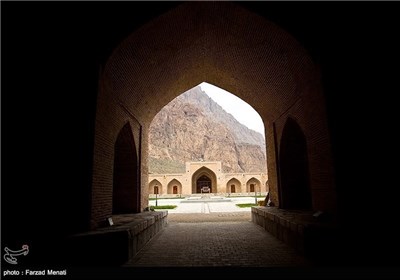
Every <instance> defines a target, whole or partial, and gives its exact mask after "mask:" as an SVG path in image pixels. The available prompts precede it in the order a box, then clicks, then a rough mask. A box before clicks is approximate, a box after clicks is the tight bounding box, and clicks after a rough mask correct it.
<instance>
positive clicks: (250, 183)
mask: <svg viewBox="0 0 400 280" xmlns="http://www.w3.org/2000/svg"><path fill="white" fill-rule="evenodd" d="M259 191H261V182H260V180H258V179H257V178H254V177H252V178H250V179H249V180H247V182H246V192H248V193H249V192H259Z"/></svg>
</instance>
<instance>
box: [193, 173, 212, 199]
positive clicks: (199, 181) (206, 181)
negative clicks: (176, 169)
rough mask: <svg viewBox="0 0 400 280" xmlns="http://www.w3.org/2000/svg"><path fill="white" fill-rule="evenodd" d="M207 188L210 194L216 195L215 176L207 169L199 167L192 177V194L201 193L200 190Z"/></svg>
mask: <svg viewBox="0 0 400 280" xmlns="http://www.w3.org/2000/svg"><path fill="white" fill-rule="evenodd" d="M203 187H206V188H209V192H210V193H217V176H216V175H215V173H214V172H213V171H212V170H210V169H208V168H207V167H201V168H200V169H198V170H197V171H196V172H195V173H194V174H193V176H192V193H193V194H196V193H202V192H203V190H202V188H203Z"/></svg>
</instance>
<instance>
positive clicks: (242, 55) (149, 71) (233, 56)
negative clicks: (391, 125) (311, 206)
mask: <svg viewBox="0 0 400 280" xmlns="http://www.w3.org/2000/svg"><path fill="white" fill-rule="evenodd" d="M193 18H196V20H191V19H193ZM226 19H229V24H226V22H225V20H226ZM243 23H246V24H243ZM165 46H168V48H166V47H165ZM155 81H156V82H155ZM204 81H205V82H207V83H211V84H214V85H216V86H218V87H220V88H223V89H225V90H227V91H229V92H231V93H233V94H235V95H237V96H238V97H239V98H241V99H242V100H244V101H245V102H247V103H249V105H251V106H252V107H253V108H254V109H255V110H256V111H257V112H258V113H259V114H260V116H261V117H262V119H263V122H264V124H265V132H266V142H267V144H266V148H267V162H268V178H269V190H270V195H271V200H272V201H273V202H274V203H275V205H278V206H280V205H279V204H280V200H279V198H280V197H283V196H279V197H278V193H279V189H278V174H277V170H278V166H280V165H281V164H280V163H279V162H278V161H279V158H280V156H279V155H278V152H279V151H280V147H279V146H280V141H279V140H278V138H277V137H278V135H282V130H283V127H284V125H285V120H286V119H287V117H288V115H289V114H290V115H292V116H293V117H295V118H296V119H299V120H301V123H302V124H304V130H303V132H304V136H305V139H306V140H307V144H308V146H309V147H312V149H310V150H309V159H310V162H309V166H310V171H311V172H310V174H311V175H310V176H312V177H310V180H309V181H310V182H312V184H313V185H312V186H311V189H315V190H318V195H316V196H315V197H316V199H315V201H314V203H315V205H316V206H318V209H323V210H330V211H335V210H336V191H335V185H334V180H333V176H330V175H331V174H333V173H332V160H331V154H330V150H331V147H330V142H329V141H330V140H329V134H328V126H327V120H326V110H325V104H324V99H323V95H322V94H321V90H322V85H321V80H320V73H319V69H318V68H317V67H315V65H314V63H313V62H312V60H311V58H310V56H309V55H308V54H307V51H306V50H305V49H304V48H303V47H302V46H301V45H300V44H299V43H298V42H297V41H296V40H295V39H294V38H293V37H292V36H291V35H290V34H288V33H287V32H285V31H284V30H283V29H281V28H279V27H278V26H277V25H276V24H274V23H271V22H269V21H268V20H266V19H265V18H263V17H260V16H259V15H257V14H255V13H253V12H250V11H248V10H246V9H244V8H242V7H240V6H237V5H235V4H234V3H227V2H202V1H200V2H187V3H183V4H182V5H179V6H178V7H177V8H176V9H173V10H171V11H170V12H168V13H166V14H164V15H163V16H161V17H159V18H156V19H154V20H152V21H151V22H150V23H149V24H145V25H143V26H142V27H141V28H140V29H137V30H135V32H133V33H132V34H131V35H130V36H129V37H128V38H126V40H124V41H123V42H121V44H120V45H119V46H118V47H117V48H116V49H115V50H114V52H113V53H112V55H111V56H110V58H109V60H108V61H107V63H106V64H105V66H104V70H103V71H102V72H101V77H100V81H99V92H98V100H97V111H96V122H95V125H96V126H95V131H96V134H95V139H94V143H95V144H94V159H93V164H94V165H93V178H92V182H93V185H92V200H91V203H92V207H91V209H92V212H91V219H92V220H93V221H96V222H99V221H102V220H103V219H104V218H105V217H107V216H108V215H109V214H111V208H110V207H109V206H108V204H107V201H108V200H110V199H111V194H112V191H111V190H112V180H113V179H112V178H113V177H112V168H113V154H114V151H113V148H114V147H113V144H112V143H114V141H115V138H114V137H115V136H116V134H117V133H118V130H119V128H120V127H122V126H123V125H124V124H125V123H126V120H128V119H129V120H130V121H135V120H136V123H137V126H136V127H133V128H132V129H134V130H133V133H134V135H135V140H136V143H137V144H138V151H139V161H140V162H139V165H138V166H139V167H140V169H139V168H138V169H136V171H137V172H138V173H140V175H141V177H140V180H141V181H142V182H143V184H142V185H143V186H146V187H147V186H148V185H147V183H148V172H147V164H148V153H149V147H148V145H147V139H148V135H149V132H148V128H149V126H150V123H151V121H152V120H153V118H154V116H155V115H156V114H157V113H158V112H159V111H160V110H161V109H162V108H163V107H164V106H165V105H166V104H168V103H169V102H170V101H171V100H173V99H174V98H175V97H177V96H178V95H180V94H181V93H182V92H185V91H187V90H188V89H189V88H192V87H194V86H196V85H198V84H200V83H202V82H204ZM159 89H162V90H159ZM132 123H133V122H132ZM275 132H276V133H275ZM284 142H285V141H282V144H284ZM285 158H286V157H285V156H283V155H282V159H283V161H285ZM282 165H285V164H282ZM281 169H282V171H283V174H282V176H283V175H284V174H285V170H284V169H285V167H284V166H282V168H281ZM289 169H290V168H289ZM289 173H290V172H289ZM135 174H136V173H135ZM280 177H281V176H280ZM209 178H211V181H212V191H213V192H215V191H217V184H216V178H215V179H213V177H210V176H209ZM321 178H324V180H320V179H321ZM197 179H198V178H195V180H194V179H193V180H194V181H193V180H192V192H193V193H196V192H197V189H196V187H193V186H195V184H196V181H197ZM314 179H315V180H314ZM214 180H215V184H214ZM127 184H130V183H129V182H128V183H127ZM283 185H285V183H283ZM223 187H224V190H225V187H226V186H223ZM146 194H147V191H146V192H143V196H142V202H143V203H144V204H143V207H142V209H144V206H146V203H148V201H147V197H146ZM104 196H107V199H108V200H107V199H103V197H104ZM105 201H106V203H105ZM110 204H111V203H110Z"/></svg>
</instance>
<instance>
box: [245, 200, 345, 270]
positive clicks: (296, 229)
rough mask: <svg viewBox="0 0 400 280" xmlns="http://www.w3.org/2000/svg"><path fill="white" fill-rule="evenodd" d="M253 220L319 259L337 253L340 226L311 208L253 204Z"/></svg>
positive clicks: (307, 254)
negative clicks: (314, 212)
mask: <svg viewBox="0 0 400 280" xmlns="http://www.w3.org/2000/svg"><path fill="white" fill-rule="evenodd" d="M251 216H252V221H253V223H255V224H257V225H259V226H261V227H263V228H264V229H265V230H266V231H268V232H269V233H271V234H272V235H273V236H275V237H276V238H278V239H279V240H281V241H283V242H284V243H286V244H288V245H289V246H291V247H293V248H295V249H296V250H297V251H298V252H300V253H302V254H303V255H305V256H307V257H309V258H311V259H314V260H316V261H318V262H330V261H331V259H332V258H334V257H335V256H336V254H337V253H338V252H336V248H337V245H338V240H339V236H338V229H337V226H336V225H335V223H333V222H332V221H329V220H321V219H318V218H316V217H314V216H313V213H312V212H310V211H289V210H283V209H278V208H276V207H265V206H257V207H252V209H251Z"/></svg>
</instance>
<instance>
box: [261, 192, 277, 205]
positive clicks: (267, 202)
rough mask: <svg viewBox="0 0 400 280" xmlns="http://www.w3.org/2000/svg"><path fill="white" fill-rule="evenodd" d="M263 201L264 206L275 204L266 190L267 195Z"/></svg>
mask: <svg viewBox="0 0 400 280" xmlns="http://www.w3.org/2000/svg"><path fill="white" fill-rule="evenodd" d="M264 201H265V206H267V207H272V206H275V204H274V203H273V202H272V201H271V198H270V196H269V192H268V194H267V196H266V197H265V200H264Z"/></svg>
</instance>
